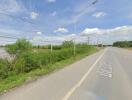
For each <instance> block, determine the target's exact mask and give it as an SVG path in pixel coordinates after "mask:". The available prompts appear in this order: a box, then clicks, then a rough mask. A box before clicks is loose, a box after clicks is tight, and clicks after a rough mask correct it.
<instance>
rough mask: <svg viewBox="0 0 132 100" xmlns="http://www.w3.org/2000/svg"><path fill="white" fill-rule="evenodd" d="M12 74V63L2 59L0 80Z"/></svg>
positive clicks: (0, 61)
mask: <svg viewBox="0 0 132 100" xmlns="http://www.w3.org/2000/svg"><path fill="white" fill-rule="evenodd" d="M9 72H10V63H9V62H8V60H3V59H0V80H1V79H4V78H6V77H7V76H8V73H9Z"/></svg>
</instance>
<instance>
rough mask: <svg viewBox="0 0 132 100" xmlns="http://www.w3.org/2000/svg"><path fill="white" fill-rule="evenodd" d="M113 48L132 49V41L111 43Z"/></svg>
mask: <svg viewBox="0 0 132 100" xmlns="http://www.w3.org/2000/svg"><path fill="white" fill-rule="evenodd" d="M113 46H114V47H122V48H126V47H132V41H117V42H114V43H113Z"/></svg>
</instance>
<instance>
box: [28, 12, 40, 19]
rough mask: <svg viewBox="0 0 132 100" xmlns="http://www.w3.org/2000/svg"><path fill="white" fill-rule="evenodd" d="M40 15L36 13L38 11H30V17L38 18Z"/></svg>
mask: <svg viewBox="0 0 132 100" xmlns="http://www.w3.org/2000/svg"><path fill="white" fill-rule="evenodd" d="M38 16H39V14H38V13H36V12H31V13H30V18H31V19H37V17H38Z"/></svg>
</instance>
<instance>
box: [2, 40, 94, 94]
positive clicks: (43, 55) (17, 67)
mask: <svg viewBox="0 0 132 100" xmlns="http://www.w3.org/2000/svg"><path fill="white" fill-rule="evenodd" d="M19 42H20V43H19ZM23 42H24V44H25V45H23ZM70 42H71V41H70ZM70 42H65V43H64V44H63V45H60V46H54V48H53V52H51V51H50V50H49V49H50V48H49V49H48V48H47V46H46V49H48V50H46V52H45V49H43V48H44V46H39V48H38V47H36V46H34V47H32V48H31V45H30V43H29V42H27V41H25V40H22V41H21V40H19V41H17V42H16V43H15V44H13V45H9V46H7V50H9V52H11V53H15V54H16V52H19V53H18V55H17V56H16V58H15V59H14V60H13V61H11V62H9V61H8V60H3V59H0V84H1V83H2V81H3V80H8V79H12V78H11V76H13V77H14V76H15V79H16V80H15V81H17V78H16V77H17V76H18V78H19V76H21V75H22V74H26V73H30V72H31V71H33V70H37V69H42V70H46V71H47V72H50V71H53V70H54V69H55V68H52V66H49V65H54V64H55V63H57V62H61V61H65V60H67V59H70V58H71V57H76V56H78V55H82V54H90V53H91V52H92V51H96V48H95V47H93V46H89V45H86V44H77V45H76V55H74V51H73V50H74V49H73V44H72V45H71V44H70ZM67 43H68V44H67ZM19 46H20V47H19ZM21 46H22V47H21ZM25 46H26V47H25ZM14 47H15V48H16V49H15V50H14ZM18 47H19V48H18ZM12 48H13V49H12ZM29 48H30V49H29ZM34 48H35V49H36V48H37V49H38V52H35V51H34V50H33V49H34ZM39 49H41V51H39ZM54 49H55V50H54ZM43 51H44V52H43ZM13 79H14V78H13ZM12 81H14V80H12ZM12 81H10V82H12ZM20 81H22V80H20ZM18 83H19V82H18ZM20 83H21V82H20ZM2 84H3V83H2ZM9 84H10V83H9ZM9 87H10V86H9ZM5 88H8V87H5ZM2 89H3V88H2V87H0V90H1V91H2Z"/></svg>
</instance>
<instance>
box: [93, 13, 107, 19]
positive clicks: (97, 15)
mask: <svg viewBox="0 0 132 100" xmlns="http://www.w3.org/2000/svg"><path fill="white" fill-rule="evenodd" d="M92 16H93V17H95V18H101V17H104V16H106V13H105V12H96V13H94V14H93V15H92Z"/></svg>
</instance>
